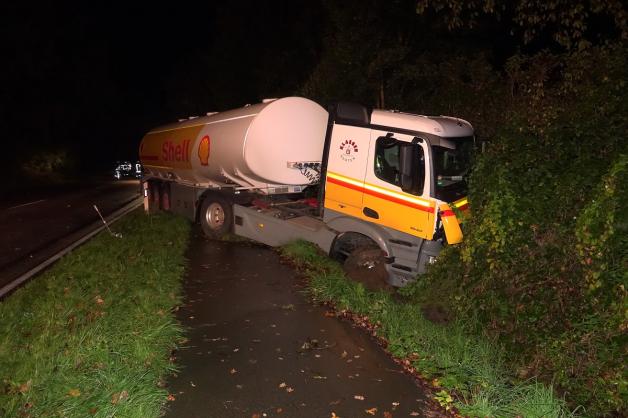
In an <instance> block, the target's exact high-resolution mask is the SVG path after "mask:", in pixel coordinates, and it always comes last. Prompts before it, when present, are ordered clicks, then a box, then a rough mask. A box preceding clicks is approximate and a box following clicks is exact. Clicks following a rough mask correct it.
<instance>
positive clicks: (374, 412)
mask: <svg viewBox="0 0 628 418" xmlns="http://www.w3.org/2000/svg"><path fill="white" fill-rule="evenodd" d="M364 412H366V413H367V414H369V415H375V414H377V408H371V409H365V410H364Z"/></svg>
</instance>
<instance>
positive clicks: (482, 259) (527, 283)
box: [405, 45, 628, 416]
mask: <svg viewBox="0 0 628 418" xmlns="http://www.w3.org/2000/svg"><path fill="white" fill-rule="evenodd" d="M626 68H628V49H627V48H626V45H615V46H604V47H599V48H588V49H584V50H581V51H577V52H571V53H569V54H565V55H562V56H560V55H550V54H547V53H541V54H537V55H535V56H532V57H527V58H524V57H521V56H517V57H515V58H513V59H511V61H510V62H509V63H508V64H507V71H508V74H509V76H510V82H511V83H513V89H514V90H516V91H519V99H518V100H516V101H513V103H512V106H511V107H510V108H508V109H504V115H505V116H506V117H507V119H505V120H503V121H502V123H501V124H500V127H499V130H498V131H497V133H496V135H495V136H494V137H493V138H492V139H491V141H490V143H489V144H488V146H487V147H486V152H485V153H484V154H482V155H480V156H478V158H477V160H476V164H475V168H474V171H473V172H472V173H471V175H470V180H469V184H470V203H471V211H472V216H471V218H470V220H469V221H468V222H467V223H466V224H465V225H464V233H465V241H464V243H463V244H462V245H461V246H459V247H449V248H447V249H446V251H445V252H444V253H443V256H442V257H441V258H440V260H439V262H438V263H437V264H436V265H435V266H434V267H433V268H432V269H431V271H430V272H429V274H428V275H427V276H426V277H423V278H421V279H420V280H419V281H418V282H417V283H416V284H415V285H414V286H412V287H411V288H409V289H406V290H405V292H406V293H408V294H410V295H414V296H415V297H416V298H418V299H423V300H433V299H435V298H436V297H438V299H439V300H444V301H445V302H444V304H445V305H446V306H447V307H448V308H449V310H451V311H452V312H455V313H457V316H458V317H462V318H474V320H473V321H469V324H470V326H474V325H473V324H476V325H477V326H478V327H479V328H480V330H481V331H482V332H484V333H485V334H486V335H488V336H490V337H491V338H494V339H495V340H496V341H498V342H499V343H501V344H503V345H504V346H505V347H506V348H507V352H508V353H509V360H510V362H511V363H512V364H513V367H514V369H515V370H516V373H517V374H518V375H519V377H520V378H522V379H525V378H529V377H533V376H538V377H540V378H541V379H542V380H544V381H545V382H547V383H552V384H553V385H554V387H556V388H557V389H558V391H559V393H561V394H563V395H564V396H565V398H566V399H567V400H568V401H569V402H570V404H571V405H572V406H574V407H576V406H578V405H580V406H583V407H584V409H583V410H582V411H584V414H585V415H587V416H603V415H611V414H619V415H625V414H626V413H627V409H626V399H627V393H626V389H627V383H626V368H625V359H626V348H627V344H626V330H627V328H628V321H627V318H626V312H627V307H628V304H627V298H626V287H627V286H628V242H627V241H628V209H627V207H628V206H627V205H628V138H627V136H628V100H627V99H626V98H627V97H628V72H627V71H626ZM477 127H478V128H479V130H480V131H481V130H482V126H477ZM438 299H437V300H438Z"/></svg>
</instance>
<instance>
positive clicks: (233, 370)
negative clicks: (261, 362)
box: [229, 369, 238, 374]
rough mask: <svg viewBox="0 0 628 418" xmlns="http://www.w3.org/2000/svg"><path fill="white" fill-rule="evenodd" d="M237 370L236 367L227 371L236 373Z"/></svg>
mask: <svg viewBox="0 0 628 418" xmlns="http://www.w3.org/2000/svg"><path fill="white" fill-rule="evenodd" d="M237 372H238V371H237V370H236V369H231V370H229V373H231V374H236V373H237Z"/></svg>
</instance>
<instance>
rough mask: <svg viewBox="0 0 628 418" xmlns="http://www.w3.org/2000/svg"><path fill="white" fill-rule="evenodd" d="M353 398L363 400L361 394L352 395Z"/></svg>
mask: <svg viewBox="0 0 628 418" xmlns="http://www.w3.org/2000/svg"><path fill="white" fill-rule="evenodd" d="M353 399H357V400H358V401H363V400H364V396H362V395H353Z"/></svg>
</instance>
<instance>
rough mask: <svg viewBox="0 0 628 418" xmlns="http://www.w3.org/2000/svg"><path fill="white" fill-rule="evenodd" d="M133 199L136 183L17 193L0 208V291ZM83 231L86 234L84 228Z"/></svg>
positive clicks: (118, 182)
mask: <svg viewBox="0 0 628 418" xmlns="http://www.w3.org/2000/svg"><path fill="white" fill-rule="evenodd" d="M138 196H139V181H137V180H122V181H103V182H97V183H90V184H85V185H82V186H72V187H63V188H56V189H47V190H39V191H36V192H31V193H23V194H22V195H21V196H14V197H12V198H10V199H4V200H3V201H2V202H1V203H0V288H1V287H2V286H4V285H6V284H7V283H9V282H11V281H12V280H14V279H15V278H16V277H18V276H20V275H21V274H23V273H25V272H26V271H28V270H30V269H31V268H33V267H35V266H36V265H38V264H39V263H41V262H42V261H44V260H46V259H47V258H48V257H50V256H51V255H53V254H55V253H57V252H58V251H60V250H61V249H63V248H64V247H66V246H67V245H69V244H71V243H72V242H74V241H75V240H76V239H78V238H80V236H79V235H81V234H85V233H86V232H87V230H86V227H89V226H90V225H94V224H95V222H96V221H98V219H99V218H98V214H97V213H96V211H95V210H94V208H93V205H94V204H95V205H97V206H98V208H99V209H100V211H101V213H102V214H103V216H107V214H109V213H111V212H113V211H115V210H116V209H118V208H120V207H122V206H123V205H124V204H125V203H127V202H129V201H130V200H132V199H134V198H137V197H138ZM87 229H89V228H87Z"/></svg>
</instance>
